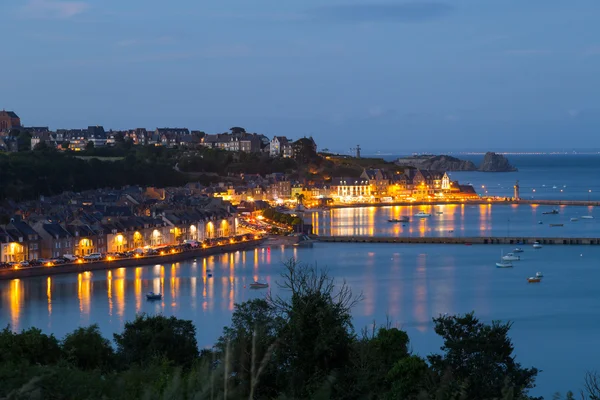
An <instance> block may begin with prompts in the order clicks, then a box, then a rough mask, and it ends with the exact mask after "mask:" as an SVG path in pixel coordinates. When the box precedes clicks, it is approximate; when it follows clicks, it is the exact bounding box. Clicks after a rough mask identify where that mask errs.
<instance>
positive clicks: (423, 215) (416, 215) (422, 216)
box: [415, 211, 431, 218]
mask: <svg viewBox="0 0 600 400" xmlns="http://www.w3.org/2000/svg"><path fill="white" fill-rule="evenodd" d="M415 217H419V218H426V217H431V214H429V213H426V212H425V211H419V212H418V213H416V214H415Z"/></svg>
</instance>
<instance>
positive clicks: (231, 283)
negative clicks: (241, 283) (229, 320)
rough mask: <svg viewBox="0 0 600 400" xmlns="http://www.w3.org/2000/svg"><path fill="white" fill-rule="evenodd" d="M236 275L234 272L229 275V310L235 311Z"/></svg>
mask: <svg viewBox="0 0 600 400" xmlns="http://www.w3.org/2000/svg"><path fill="white" fill-rule="evenodd" d="M234 292H235V290H234V277H233V272H232V274H231V275H229V311H233V305H234V301H233V299H234Z"/></svg>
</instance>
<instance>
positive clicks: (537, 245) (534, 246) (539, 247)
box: [533, 242, 542, 249]
mask: <svg viewBox="0 0 600 400" xmlns="http://www.w3.org/2000/svg"><path fill="white" fill-rule="evenodd" d="M533 248H534V249H541V248H542V245H541V244H540V242H535V243H533Z"/></svg>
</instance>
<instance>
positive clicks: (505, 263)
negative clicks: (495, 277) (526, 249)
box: [496, 260, 513, 268]
mask: <svg viewBox="0 0 600 400" xmlns="http://www.w3.org/2000/svg"><path fill="white" fill-rule="evenodd" d="M512 266H513V265H512V262H511V261H504V260H502V261H500V262H497V263H496V268H512Z"/></svg>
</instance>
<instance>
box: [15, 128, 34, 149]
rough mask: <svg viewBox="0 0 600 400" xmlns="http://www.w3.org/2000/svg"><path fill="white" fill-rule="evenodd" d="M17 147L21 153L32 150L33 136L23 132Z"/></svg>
mask: <svg viewBox="0 0 600 400" xmlns="http://www.w3.org/2000/svg"><path fill="white" fill-rule="evenodd" d="M17 146H18V149H19V151H27V150H30V149H31V135H30V134H29V132H27V131H21V132H20V133H19V136H17Z"/></svg>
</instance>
